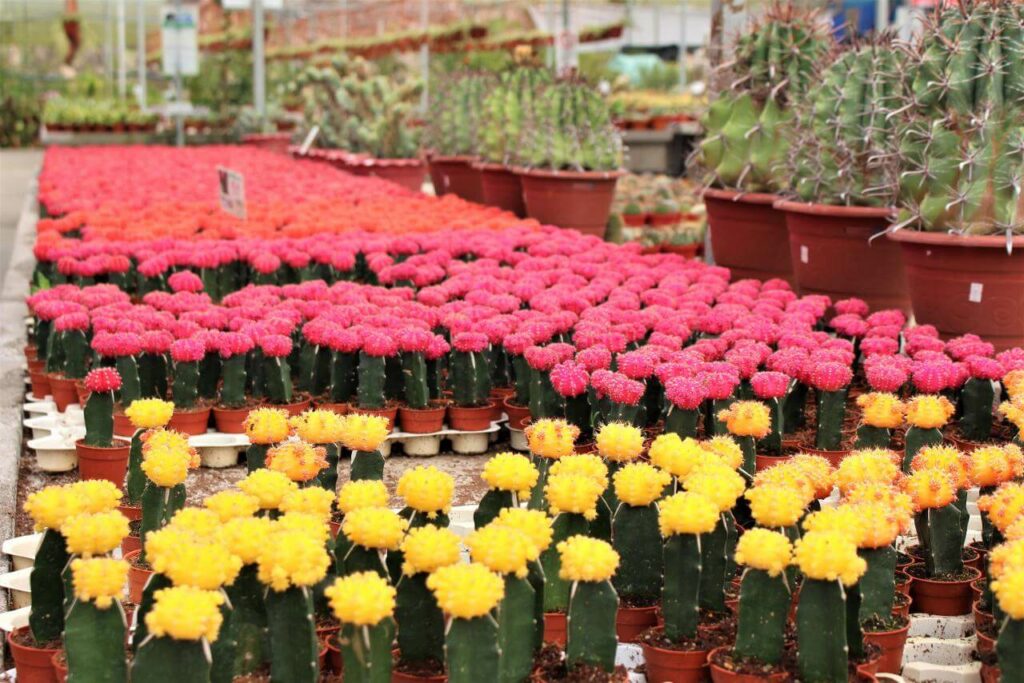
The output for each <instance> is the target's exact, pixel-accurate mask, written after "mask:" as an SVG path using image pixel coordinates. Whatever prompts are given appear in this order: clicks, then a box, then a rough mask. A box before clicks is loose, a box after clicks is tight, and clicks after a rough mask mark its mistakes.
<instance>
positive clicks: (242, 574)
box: [221, 564, 270, 675]
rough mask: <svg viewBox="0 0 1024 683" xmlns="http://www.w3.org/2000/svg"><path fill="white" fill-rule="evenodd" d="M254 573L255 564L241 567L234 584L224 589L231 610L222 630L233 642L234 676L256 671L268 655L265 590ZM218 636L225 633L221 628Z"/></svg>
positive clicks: (257, 571)
mask: <svg viewBox="0 0 1024 683" xmlns="http://www.w3.org/2000/svg"><path fill="white" fill-rule="evenodd" d="M258 574H259V569H258V567H257V566H256V565H255V564H247V565H244V566H243V567H242V569H241V571H239V573H238V576H236V577H235V580H234V582H233V583H232V584H231V585H229V586H225V587H224V591H225V593H227V596H228V599H229V600H230V601H231V607H232V614H231V620H230V623H228V624H227V629H226V631H227V635H228V637H229V638H231V639H232V640H233V641H234V642H235V661H234V666H233V669H234V672H235V674H236V675H244V674H248V673H252V672H253V671H256V670H257V669H259V668H260V666H262V665H263V662H264V661H266V658H267V653H268V652H269V647H270V645H269V642H268V631H267V608H266V605H265V604H264V602H263V594H264V593H265V592H266V588H265V587H264V586H263V584H262V583H260V580H259V578H258ZM221 633H222V634H224V633H225V628H224V627H221Z"/></svg>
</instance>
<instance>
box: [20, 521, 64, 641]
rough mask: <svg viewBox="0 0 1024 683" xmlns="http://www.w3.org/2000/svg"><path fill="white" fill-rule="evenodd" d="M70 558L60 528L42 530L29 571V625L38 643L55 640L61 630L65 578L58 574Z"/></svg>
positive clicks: (62, 624) (60, 573)
mask: <svg viewBox="0 0 1024 683" xmlns="http://www.w3.org/2000/svg"><path fill="white" fill-rule="evenodd" d="M70 559H71V558H70V556H69V555H68V548H67V543H66V542H65V540H64V537H63V536H61V534H60V532H59V531H54V530H53V529H47V530H46V531H44V532H43V539H42V541H40V543H39V549H38V550H36V557H35V560H34V561H33V563H32V573H31V574H30V575H29V588H30V589H31V596H32V610H31V612H30V613H29V617H28V625H29V628H30V629H31V630H32V637H33V638H35V640H36V642H37V643H48V642H50V641H52V640H57V639H59V638H60V634H61V631H63V630H64V580H63V578H62V576H61V575H62V573H63V571H64V567H66V566H67V564H68V561H69V560H70Z"/></svg>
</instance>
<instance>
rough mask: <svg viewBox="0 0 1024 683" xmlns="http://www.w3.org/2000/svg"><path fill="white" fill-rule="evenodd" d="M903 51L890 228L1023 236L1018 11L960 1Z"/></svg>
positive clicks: (1022, 36)
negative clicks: (895, 212) (906, 84)
mask: <svg viewBox="0 0 1024 683" xmlns="http://www.w3.org/2000/svg"><path fill="white" fill-rule="evenodd" d="M912 52H913V62H912V65H911V66H912V68H911V81H910V90H909V92H908V94H907V97H906V98H905V101H904V102H903V104H902V106H901V107H899V108H897V109H895V110H894V113H895V114H896V115H898V117H899V118H900V119H901V125H902V129H901V131H900V133H899V135H898V138H899V140H900V145H899V149H898V155H897V158H898V164H899V182H898V192H899V203H900V209H901V212H900V217H899V218H900V221H899V223H898V224H897V225H896V226H895V227H896V228H900V227H904V226H906V227H913V228H918V229H923V230H930V231H940V232H946V231H949V232H957V233H964V234H974V235H983V234H1003V233H1005V234H1008V235H1012V234H1015V233H1016V234H1021V233H1024V199H1022V197H1021V183H1022V181H1024V9H1022V8H1021V6H1020V5H1017V4H1014V3H1011V2H1004V1H1002V0H986V1H980V0H978V1H974V2H972V1H970V0H964V1H963V2H961V3H959V4H958V5H955V6H952V7H948V8H946V9H944V10H943V11H942V12H941V13H939V14H937V15H936V16H935V17H933V18H932V20H931V21H930V22H929V24H928V25H927V26H926V29H925V32H924V35H923V37H922V39H921V41H920V42H919V43H918V44H917V45H916V46H915V49H914V50H913V51H912Z"/></svg>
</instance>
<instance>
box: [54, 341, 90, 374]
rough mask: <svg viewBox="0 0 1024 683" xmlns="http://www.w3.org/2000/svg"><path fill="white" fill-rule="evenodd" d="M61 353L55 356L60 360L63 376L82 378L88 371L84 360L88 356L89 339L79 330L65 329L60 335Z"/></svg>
mask: <svg viewBox="0 0 1024 683" xmlns="http://www.w3.org/2000/svg"><path fill="white" fill-rule="evenodd" d="M60 341H61V346H62V347H63V354H62V355H59V356H57V359H58V360H62V362H63V367H62V368H61V369H62V370H63V372H64V376H65V377H68V378H71V379H83V378H84V377H85V375H86V373H87V372H88V367H87V365H86V361H87V360H88V358H89V340H88V339H86V337H85V333H84V332H82V331H80V330H67V331H65V332H64V333H62V334H61V335H60Z"/></svg>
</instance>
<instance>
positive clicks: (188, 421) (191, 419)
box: [167, 406, 210, 436]
mask: <svg viewBox="0 0 1024 683" xmlns="http://www.w3.org/2000/svg"><path fill="white" fill-rule="evenodd" d="M209 423H210V407H209V406H204V407H200V408H190V409H188V410H182V409H180V408H175V409H174V414H173V415H171V421H170V422H168V423H167V428H168V429H173V430H175V431H177V432H181V433H182V434H187V435H188V436H196V435H198V434H205V433H206V427H207V425H209Z"/></svg>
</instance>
